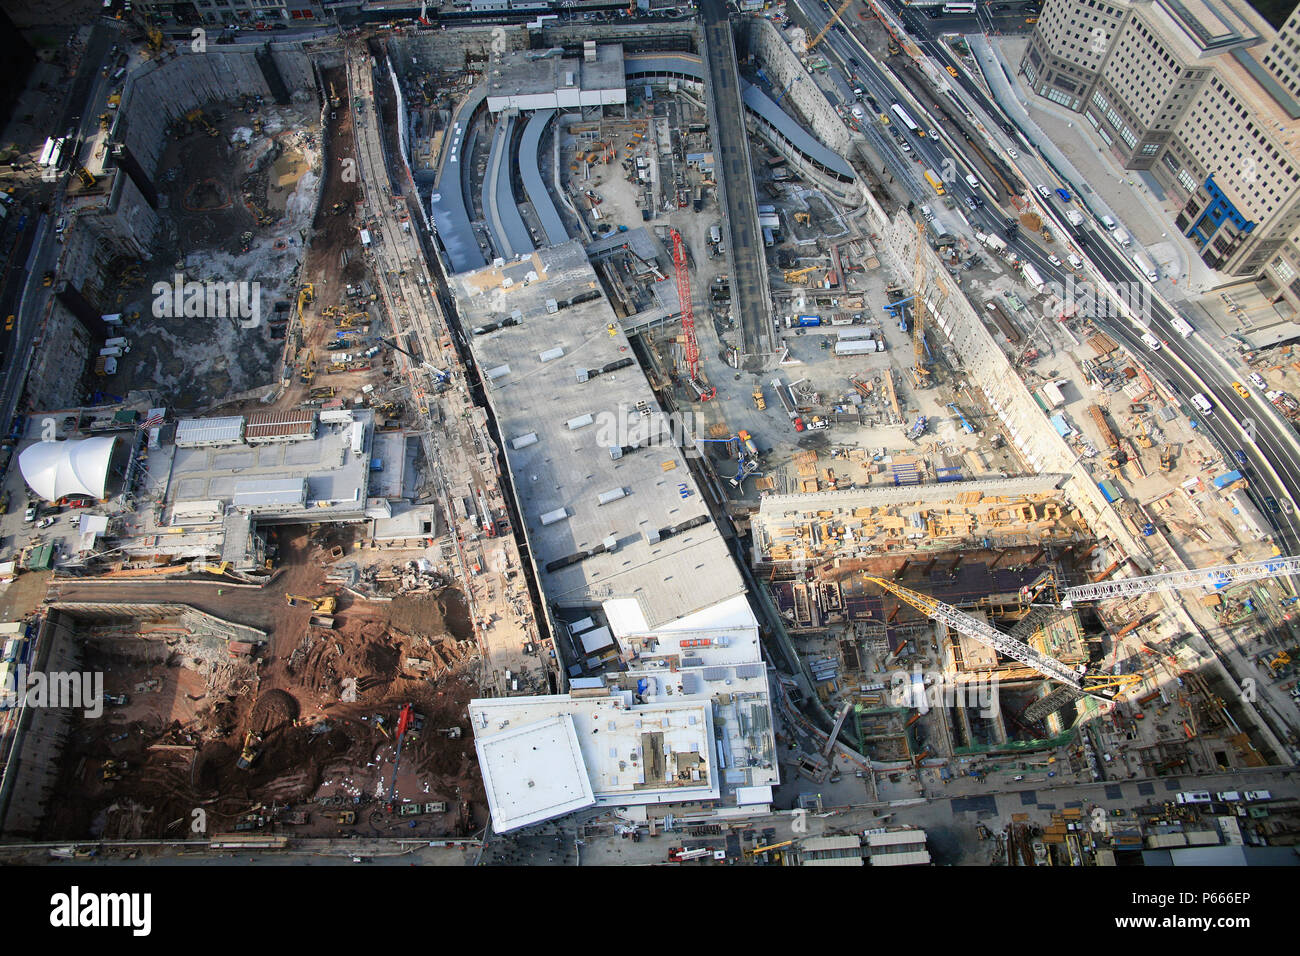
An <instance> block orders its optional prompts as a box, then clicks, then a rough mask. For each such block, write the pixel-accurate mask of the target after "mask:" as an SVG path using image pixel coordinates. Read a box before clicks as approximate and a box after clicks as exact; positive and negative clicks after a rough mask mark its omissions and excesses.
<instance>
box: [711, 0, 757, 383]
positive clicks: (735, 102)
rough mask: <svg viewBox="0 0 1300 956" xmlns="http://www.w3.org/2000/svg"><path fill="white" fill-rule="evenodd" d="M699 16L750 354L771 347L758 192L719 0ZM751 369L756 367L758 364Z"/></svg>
mask: <svg viewBox="0 0 1300 956" xmlns="http://www.w3.org/2000/svg"><path fill="white" fill-rule="evenodd" d="M700 18H701V20H702V21H703V24H704V40H705V43H706V44H707V45H708V52H709V55H708V62H709V97H710V99H711V100H712V102H713V107H714V114H715V116H714V120H715V124H716V126H715V129H714V135H713V146H714V151H715V152H716V153H717V154H718V159H719V165H720V168H721V171H722V175H721V176H719V177H718V180H719V182H720V183H721V184H722V187H721V189H722V193H723V196H724V200H725V203H726V221H725V222H724V223H723V230H724V235H726V236H727V242H728V246H727V259H728V263H729V265H730V268H731V314H732V316H733V317H735V318H736V319H737V320H738V321H739V324H740V328H741V335H742V338H743V341H744V348H743V351H744V352H745V354H746V356H755V355H757V354H758V353H762V352H767V351H770V345H769V341H770V339H771V335H772V312H771V297H770V295H769V292H768V289H767V277H766V275H765V274H764V269H763V263H764V258H763V257H764V255H765V253H764V252H763V240H762V237H761V236H760V234H759V231H758V198H757V197H756V196H755V195H754V180H753V176H752V175H751V174H750V170H749V139H748V136H747V134H746V132H745V116H744V112H743V110H744V105H743V104H742V103H741V100H740V89H739V85H738V84H739V81H740V77H739V75H738V74H737V71H736V61H735V51H734V47H733V46H732V42H733V41H732V35H731V24H730V23H729V22H728V19H727V8H726V5H725V3H724V0H702V2H701V3H700ZM750 361H751V362H752V361H755V360H754V359H751V360H750ZM746 367H747V368H748V367H749V363H747V364H746ZM753 370H754V371H757V370H758V366H757V365H755V367H754V369H753Z"/></svg>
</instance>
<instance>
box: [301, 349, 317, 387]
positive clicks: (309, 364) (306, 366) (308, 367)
mask: <svg viewBox="0 0 1300 956" xmlns="http://www.w3.org/2000/svg"><path fill="white" fill-rule="evenodd" d="M315 377H316V353H315V352H308V353H307V358H306V360H305V361H304V362H303V363H302V371H301V372H300V373H299V374H298V381H300V382H302V383H303V384H304V385H310V384H311V383H312V379H314V378H315Z"/></svg>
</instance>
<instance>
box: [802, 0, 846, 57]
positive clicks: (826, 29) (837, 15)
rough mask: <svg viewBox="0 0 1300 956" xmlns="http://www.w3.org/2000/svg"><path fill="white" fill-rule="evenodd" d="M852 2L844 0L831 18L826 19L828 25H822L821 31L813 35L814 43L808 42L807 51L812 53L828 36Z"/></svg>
mask: <svg viewBox="0 0 1300 956" xmlns="http://www.w3.org/2000/svg"><path fill="white" fill-rule="evenodd" d="M852 2H853V0H844V2H843V3H841V4H840V8H839V9H838V10H836V11H835V12H834V13H833V14H832V15H831V18H830V19H829V20H827V21H826V26H824V27H822V31H821V33H819V34H817V35H816V36H815V37H813V40H812V43H809V44H808V51H807V52H809V53H811V52H812V51H813V49H814V48H816V46H817V44H818V43H821V42H822V39H823V38H824V37H825V36H826V34H828V33H830V32H831V27H833V26H835V24H837V23H839V22H840V14H842V13H843V12H844V11H845V10H847V9H848V8H849V4H851V3H852Z"/></svg>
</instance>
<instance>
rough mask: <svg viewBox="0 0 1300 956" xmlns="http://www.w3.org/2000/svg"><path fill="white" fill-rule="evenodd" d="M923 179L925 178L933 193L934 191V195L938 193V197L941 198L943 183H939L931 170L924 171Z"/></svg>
mask: <svg viewBox="0 0 1300 956" xmlns="http://www.w3.org/2000/svg"><path fill="white" fill-rule="evenodd" d="M925 178H926V180H927V181H928V182H929V183H930V185H931V186H933V187H934V191H935V192H936V193H938V194H939V195H940V196H942V195H943V183H942V182H940V181H939V177H938V176H936V175H935V174H934V170H932V169H927V170H926V171H925Z"/></svg>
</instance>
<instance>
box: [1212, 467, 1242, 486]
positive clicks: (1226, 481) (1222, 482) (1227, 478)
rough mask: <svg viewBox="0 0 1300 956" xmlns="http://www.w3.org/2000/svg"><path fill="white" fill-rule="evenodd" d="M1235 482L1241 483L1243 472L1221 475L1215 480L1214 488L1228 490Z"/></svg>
mask: <svg viewBox="0 0 1300 956" xmlns="http://www.w3.org/2000/svg"><path fill="white" fill-rule="evenodd" d="M1234 481H1241V472H1239V471H1230V472H1228V473H1227V474H1226V475H1220V476H1219V477H1218V478H1215V479H1214V487H1216V488H1226V487H1227V486H1228V485H1230V484H1232V483H1233V482H1234Z"/></svg>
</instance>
